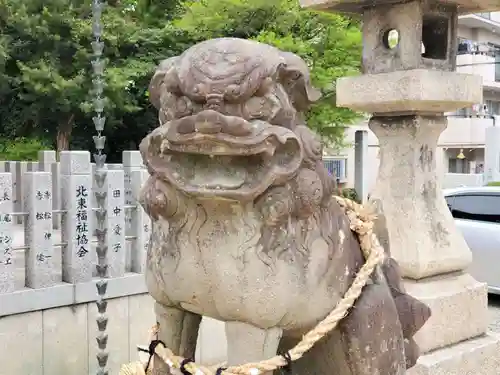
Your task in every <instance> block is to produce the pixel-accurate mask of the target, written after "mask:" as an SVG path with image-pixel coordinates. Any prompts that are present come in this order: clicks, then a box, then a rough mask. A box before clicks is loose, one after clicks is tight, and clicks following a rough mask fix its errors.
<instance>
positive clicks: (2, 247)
mask: <svg viewBox="0 0 500 375" xmlns="http://www.w3.org/2000/svg"><path fill="white" fill-rule="evenodd" d="M12 210H13V197H12V174H11V173H8V172H5V173H0V293H9V292H12V291H14V289H15V275H16V269H15V265H14V262H13V254H12V239H13V232H14V226H13V223H12V216H11V213H12Z"/></svg>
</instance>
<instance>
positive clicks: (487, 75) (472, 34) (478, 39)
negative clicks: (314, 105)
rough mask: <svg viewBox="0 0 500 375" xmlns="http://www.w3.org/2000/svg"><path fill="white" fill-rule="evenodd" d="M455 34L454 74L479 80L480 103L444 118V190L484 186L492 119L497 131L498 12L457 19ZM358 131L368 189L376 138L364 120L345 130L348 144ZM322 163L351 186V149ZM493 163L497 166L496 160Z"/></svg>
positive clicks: (439, 164)
mask: <svg viewBox="0 0 500 375" xmlns="http://www.w3.org/2000/svg"><path fill="white" fill-rule="evenodd" d="M458 35H459V41H458V55H457V71H459V72H462V73H471V74H477V75H481V76H482V77H483V84H484V100H483V103H477V104H476V105H474V106H473V107H471V108H463V109H461V110H459V111H456V112H454V113H447V114H446V115H447V116H448V128H447V129H446V130H445V131H444V132H443V133H442V135H441V137H440V139H439V144H438V155H437V168H438V173H439V174H440V175H441V176H442V178H443V185H444V186H445V187H454V186H460V185H482V184H483V182H484V181H485V174H487V173H489V174H490V175H491V173H492V171H491V170H489V171H486V170H485V157H486V155H485V145H486V138H487V137H486V133H487V132H488V131H489V130H487V129H489V128H491V127H492V126H493V125H494V123H495V121H496V123H497V125H498V126H499V127H500V12H490V13H478V14H470V15H466V16H462V17H460V19H459V28H458ZM496 116H498V117H497V118H495V117H496ZM357 130H367V131H368V134H367V139H366V141H367V143H368V150H367V151H366V155H367V157H366V158H365V160H366V163H367V164H368V165H365V168H364V169H365V171H366V173H368V175H367V176H365V181H366V188H367V189H368V190H369V189H370V188H371V187H372V186H373V184H374V182H375V179H376V176H377V171H378V165H379V158H378V140H377V138H376V136H375V135H374V134H373V133H372V132H371V131H370V130H369V129H368V125H367V121H366V120H365V121H362V122H361V123H359V124H357V125H355V126H352V127H350V128H349V129H348V130H347V131H346V142H347V143H348V144H351V145H353V144H354V143H355V132H356V131H357ZM326 159H327V161H326V164H327V166H328V167H329V169H331V171H332V173H334V174H335V175H336V176H337V179H338V181H339V182H340V183H341V184H343V185H344V186H348V187H354V180H355V161H354V159H355V150H354V147H353V146H352V147H348V148H347V149H345V150H343V151H341V152H340V153H338V154H337V155H336V156H334V157H333V156H332V157H329V158H328V157H327V158H326ZM497 162H498V163H500V160H499V161H497ZM489 164H491V163H489ZM497 168H498V167H497ZM498 173H500V171H498ZM490 177H491V176H490Z"/></svg>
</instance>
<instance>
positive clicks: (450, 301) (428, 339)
mask: <svg viewBox="0 0 500 375" xmlns="http://www.w3.org/2000/svg"><path fill="white" fill-rule="evenodd" d="M301 4H302V5H303V6H305V7H310V8H313V9H318V10H325V11H332V12H347V13H359V14H361V15H362V20H363V41H364V43H363V62H362V66H363V74H362V75H360V76H355V77H345V78H341V79H340V80H339V81H338V82H337V105H338V106H341V107H348V108H351V109H353V110H356V111H360V112H367V113H372V114H373V116H372V117H371V119H370V121H369V127H370V129H371V130H372V131H373V132H374V133H375V135H376V136H377V137H378V140H379V145H380V167H379V173H378V179H377V182H376V186H375V188H374V189H373V191H371V192H370V196H371V198H370V199H371V200H372V201H373V202H374V203H376V205H377V207H378V209H379V210H380V214H381V215H382V216H383V217H384V218H385V221H386V222H387V232H388V233H387V237H388V238H387V239H382V240H384V241H382V242H384V243H386V245H387V247H388V251H390V252H391V253H392V255H393V257H394V258H396V259H397V261H398V262H399V264H400V266H401V268H402V272H403V274H404V276H405V278H406V288H407V291H408V292H409V293H410V294H413V295H414V296H415V297H417V298H419V299H420V300H421V301H423V302H425V303H426V304H427V305H428V306H429V307H430V308H431V309H432V312H433V316H432V317H431V318H430V319H429V321H428V322H427V323H426V325H425V326H424V327H423V328H422V330H421V331H420V332H418V333H417V335H416V336H415V337H416V340H417V343H418V344H419V346H420V349H421V351H422V353H423V354H425V355H423V356H422V357H421V358H420V360H419V364H418V365H417V366H416V367H414V368H413V369H411V370H410V371H409V372H408V373H409V374H412V375H416V374H482V375H489V374H492V375H493V374H498V372H499V370H498V368H500V338H499V337H496V336H494V335H493V334H491V333H488V332H487V327H488V321H489V315H488V308H487V288H486V285H484V284H483V283H479V282H477V281H476V280H474V279H473V278H472V277H471V276H470V275H469V274H467V272H466V268H467V267H468V266H469V264H470V263H471V260H472V256H471V252H470V250H469V248H468V246H467V244H466V243H465V241H464V239H463V237H462V236H461V234H460V233H458V231H457V229H456V228H455V225H454V222H453V218H452V216H451V214H450V212H449V209H448V207H447V205H446V202H445V199H444V197H443V194H442V190H441V183H440V179H439V178H438V176H437V173H436V158H437V142H438V138H439V136H440V134H441V133H442V132H443V130H444V129H445V128H446V126H447V119H446V117H445V116H444V113H445V112H451V111H455V110H457V109H459V108H463V107H467V106H471V105H473V104H475V103H480V102H482V79H481V77H479V76H475V75H469V74H460V73H456V72H455V71H454V70H455V61H456V51H457V20H458V16H459V14H463V13H469V12H479V11H490V10H495V9H500V1H499V0H433V1H424V0H416V1H402V0H366V1H362V0H359V1H356V0H301ZM385 240H387V241H385Z"/></svg>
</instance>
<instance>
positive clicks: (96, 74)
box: [92, 0, 109, 375]
mask: <svg viewBox="0 0 500 375" xmlns="http://www.w3.org/2000/svg"><path fill="white" fill-rule="evenodd" d="M103 8H104V3H102V2H101V0H92V34H93V36H94V40H93V42H92V51H93V59H92V69H93V79H92V83H93V92H92V95H93V108H94V112H95V115H94V117H93V118H92V120H93V122H94V125H95V129H96V131H97V135H95V136H94V137H93V139H94V144H95V148H96V152H95V153H94V162H95V173H94V179H95V185H94V189H93V190H94V194H95V198H96V199H95V201H96V203H97V211H96V212H95V214H96V221H95V223H96V232H95V233H96V236H97V247H96V251H97V265H96V270H97V276H98V277H99V281H98V282H97V284H96V286H97V295H98V296H97V301H96V304H97V318H96V322H97V328H98V334H97V337H96V340H97V346H98V351H97V362H98V365H99V368H98V370H97V375H108V370H107V369H106V367H107V364H108V356H109V353H108V351H107V344H108V334H107V333H106V327H107V324H108V315H107V314H106V310H107V301H106V300H105V297H106V289H107V286H108V280H107V278H108V261H107V250H108V249H107V246H106V235H107V233H106V228H105V223H106V214H107V212H106V199H107V197H106V193H105V192H103V188H104V185H105V182H106V166H105V163H106V154H104V152H103V150H104V145H105V143H106V137H105V136H103V135H102V131H103V130H104V124H105V122H106V117H104V116H103V112H104V97H103V91H104V78H103V76H104V67H105V61H104V60H103V59H102V52H103V49H104V43H103V42H102V40H101V35H102V24H101V16H102V11H103Z"/></svg>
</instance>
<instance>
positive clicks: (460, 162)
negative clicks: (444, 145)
mask: <svg viewBox="0 0 500 375" xmlns="http://www.w3.org/2000/svg"><path fill="white" fill-rule="evenodd" d="M448 172H449V173H467V174H468V173H470V165H469V161H468V160H467V159H457V158H450V159H449V163H448Z"/></svg>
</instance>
